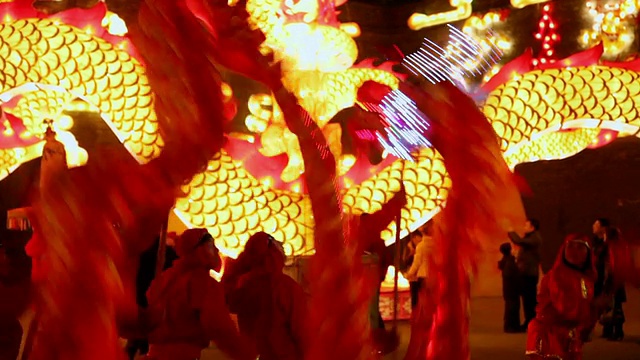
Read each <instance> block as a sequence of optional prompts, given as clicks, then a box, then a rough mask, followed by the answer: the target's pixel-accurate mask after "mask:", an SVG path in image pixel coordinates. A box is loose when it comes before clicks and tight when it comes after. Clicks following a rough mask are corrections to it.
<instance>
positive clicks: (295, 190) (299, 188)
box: [291, 183, 302, 194]
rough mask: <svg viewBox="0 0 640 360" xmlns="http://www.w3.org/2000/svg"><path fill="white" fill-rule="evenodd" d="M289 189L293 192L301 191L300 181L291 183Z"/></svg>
mask: <svg viewBox="0 0 640 360" xmlns="http://www.w3.org/2000/svg"><path fill="white" fill-rule="evenodd" d="M291 191H293V192H294V193H298V194H299V193H300V192H301V191H302V187H301V185H300V183H295V184H293V185H291Z"/></svg>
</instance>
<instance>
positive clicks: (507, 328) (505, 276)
mask: <svg viewBox="0 0 640 360" xmlns="http://www.w3.org/2000/svg"><path fill="white" fill-rule="evenodd" d="M500 253H502V260H500V261H499V262H498V269H500V271H501V272H502V298H503V299H504V332H505V333H517V332H521V331H522V329H521V327H520V291H519V288H518V285H519V282H518V266H517V265H516V258H515V256H513V255H512V254H511V244H510V243H504V244H502V245H500Z"/></svg>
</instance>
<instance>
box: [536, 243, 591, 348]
mask: <svg viewBox="0 0 640 360" xmlns="http://www.w3.org/2000/svg"><path fill="white" fill-rule="evenodd" d="M570 243H574V244H575V243H579V244H581V245H582V246H585V247H587V248H588V255H587V259H586V262H585V263H584V265H582V266H576V265H573V264H571V263H570V262H569V261H568V260H567V255H566V249H567V246H569V244H570ZM595 277H596V272H595V268H594V267H593V263H592V256H591V247H590V244H589V240H588V238H587V237H585V236H580V235H569V236H568V237H567V239H566V240H565V243H564V245H563V246H562V247H561V248H560V251H559V252H558V257H557V258H556V262H555V264H554V265H553V268H552V269H551V270H550V271H549V272H548V273H547V274H546V275H545V276H544V277H543V278H542V282H541V284H540V291H539V293H538V307H537V309H536V313H537V314H536V318H535V319H534V320H533V321H532V322H531V323H530V324H529V331H528V335H527V349H526V354H527V356H528V357H529V358H530V359H532V360H542V359H558V360H580V359H582V345H583V337H585V336H587V335H588V332H589V330H590V329H591V328H592V327H593V324H594V323H595V320H596V319H595V318H596V316H595V315H596V310H595V307H594V298H593V291H594V282H595Z"/></svg>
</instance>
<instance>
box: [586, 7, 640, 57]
mask: <svg viewBox="0 0 640 360" xmlns="http://www.w3.org/2000/svg"><path fill="white" fill-rule="evenodd" d="M586 9H587V12H588V14H589V15H591V17H592V18H593V26H592V29H591V30H587V31H583V32H582V33H581V34H580V38H579V40H580V43H581V44H582V45H583V46H584V47H591V46H593V45H595V44H597V43H600V42H601V43H602V44H603V46H604V54H603V58H604V59H616V58H618V57H620V56H624V54H623V52H627V53H629V52H630V50H631V45H632V44H633V43H634V42H635V29H636V21H635V19H636V16H637V15H638V0H623V1H622V2H619V3H608V4H604V5H601V6H599V5H597V4H596V3H593V2H588V3H587V4H586Z"/></svg>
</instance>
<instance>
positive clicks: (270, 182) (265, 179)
mask: <svg viewBox="0 0 640 360" xmlns="http://www.w3.org/2000/svg"><path fill="white" fill-rule="evenodd" d="M260 183H261V184H262V186H264V187H266V188H270V187H272V186H273V178H272V177H271V176H265V177H263V178H262V179H261V180H260Z"/></svg>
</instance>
